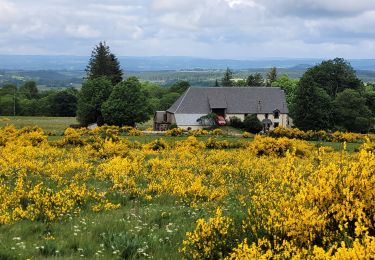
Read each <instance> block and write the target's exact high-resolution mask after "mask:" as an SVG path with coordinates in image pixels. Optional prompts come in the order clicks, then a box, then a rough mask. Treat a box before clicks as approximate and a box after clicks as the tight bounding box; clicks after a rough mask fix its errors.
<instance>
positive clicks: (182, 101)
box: [175, 87, 191, 113]
mask: <svg viewBox="0 0 375 260" xmlns="http://www.w3.org/2000/svg"><path fill="white" fill-rule="evenodd" d="M190 89H191V87H189V88H188V89H187V90H186V92H185V94H184V96H183V97H182V99H181V101H180V104H178V106H177V108H176V110H175V113H176V112H177V111H178V109H179V108H180V106H181V104H182V102H183V101H184V99H185V97H186V95H187V93H188V92H189V91H190Z"/></svg>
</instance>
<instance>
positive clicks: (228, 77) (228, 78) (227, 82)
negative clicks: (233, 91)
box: [221, 68, 233, 87]
mask: <svg viewBox="0 0 375 260" xmlns="http://www.w3.org/2000/svg"><path fill="white" fill-rule="evenodd" d="M232 79H233V71H231V70H230V69H229V68H227V70H226V71H225V73H224V77H223V78H222V80H221V85H222V86H224V87H231V86H233V82H232Z"/></svg>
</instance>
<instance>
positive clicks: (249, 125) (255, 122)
mask: <svg viewBox="0 0 375 260" xmlns="http://www.w3.org/2000/svg"><path fill="white" fill-rule="evenodd" d="M243 127H244V129H245V130H246V131H248V132H250V133H253V134H256V133H259V132H260V131H262V129H263V125H262V122H260V120H259V119H258V117H257V115H248V116H246V117H245V119H244V121H243Z"/></svg>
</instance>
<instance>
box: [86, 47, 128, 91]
mask: <svg viewBox="0 0 375 260" xmlns="http://www.w3.org/2000/svg"><path fill="white" fill-rule="evenodd" d="M86 73H87V79H89V80H92V79H96V78H99V77H103V76H104V77H107V78H108V79H109V80H110V81H111V82H112V85H116V84H117V83H119V82H121V81H122V74H123V73H122V71H121V68H120V63H119V61H118V60H117V58H116V56H115V55H114V54H112V53H111V51H110V49H109V47H108V46H107V45H106V43H105V42H104V43H103V42H100V43H99V44H98V45H97V46H95V48H94V50H93V51H92V53H91V58H90V61H89V64H88V65H87V68H86Z"/></svg>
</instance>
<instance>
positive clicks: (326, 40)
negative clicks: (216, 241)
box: [0, 0, 375, 59]
mask: <svg viewBox="0 0 375 260" xmlns="http://www.w3.org/2000/svg"><path fill="white" fill-rule="evenodd" d="M100 41H106V43H107V45H109V46H110V48H111V51H112V52H113V53H114V54H115V55H117V56H193V57H202V58H218V59H219V58H220V59H222V58H229V59H259V58H275V57H285V58H334V57H343V58H347V59H349V58H375V1H374V0H106V1H103V0H100V1H99V0H91V1H88V0H37V1H30V0H0V54H36V55H82V56H89V55H90V54H91V50H92V49H93V47H94V46H95V45H97V44H98V43H99V42H100Z"/></svg>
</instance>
